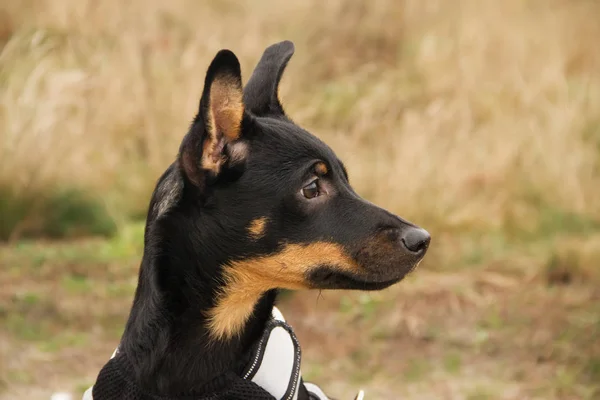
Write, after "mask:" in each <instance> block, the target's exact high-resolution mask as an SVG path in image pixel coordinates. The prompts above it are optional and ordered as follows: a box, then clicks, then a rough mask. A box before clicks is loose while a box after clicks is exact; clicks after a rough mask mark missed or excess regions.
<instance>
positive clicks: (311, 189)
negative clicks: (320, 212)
mask: <svg viewBox="0 0 600 400" xmlns="http://www.w3.org/2000/svg"><path fill="white" fill-rule="evenodd" d="M317 181H318V179H315V180H314V181H312V182H311V183H309V184H308V185H306V186H304V187H303V188H302V195H303V196H304V197H306V198H307V199H314V198H315V197H317V196H318V195H319V194H320V192H319V185H318V184H317Z"/></svg>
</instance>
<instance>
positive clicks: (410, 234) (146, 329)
mask: <svg viewBox="0 0 600 400" xmlns="http://www.w3.org/2000/svg"><path fill="white" fill-rule="evenodd" d="M293 52H294V46H293V44H292V43H291V42H289V41H284V42H281V43H278V44H275V45H273V46H271V47H269V48H267V49H266V51H265V53H264V54H263V56H262V58H261V60H260V62H259V64H258V66H257V67H256V70H255V71H254V73H253V75H252V76H251V78H250V80H249V81H248V83H247V85H246V86H245V88H243V87H242V77H241V72H240V64H239V62H238V60H237V58H236V56H235V55H234V54H233V53H232V52H231V51H228V50H222V51H220V52H219V53H218V54H217V55H216V57H215V58H214V60H213V61H212V63H211V65H210V67H209V68H208V72H207V74H206V79H205V86H204V91H203V93H202V98H201V100H200V107H199V111H198V115H197V116H196V118H195V119H194V121H193V123H192V125H191V127H190V129H189V131H188V133H187V135H186V136H185V137H184V139H183V142H182V143H181V147H180V150H179V154H178V156H177V159H176V161H175V162H174V163H173V164H172V165H171V166H170V167H169V168H168V169H167V170H166V172H165V173H164V174H163V175H162V176H161V178H160V179H159V181H158V183H157V186H156V189H155V191H154V194H153V195H152V200H151V202H150V208H149V212H148V217H147V224H146V231H145V248H144V256H143V260H142V263H141V269H140V274H139V283H138V287H137V290H136V293H135V300H134V302H133V306H132V309H131V313H130V316H129V320H128V321H127V325H126V328H125V331H124V334H123V337H122V339H121V342H120V345H119V350H118V353H117V355H116V356H115V357H114V358H113V359H111V360H110V362H108V363H107V364H106V365H105V367H104V368H103V370H102V371H101V372H100V375H99V376H98V380H97V381H96V384H95V385H94V389H93V397H94V400H103V399H146V398H148V399H150V398H152V399H170V398H190V399H191V398H194V399H199V398H206V399H238V398H239V399H252V398H260V399H262V398H265V399H266V398H274V397H272V396H271V395H269V394H268V393H266V392H265V393H262V394H261V393H260V388H249V387H248V386H247V384H246V382H247V381H244V379H243V372H244V371H245V370H246V369H247V367H248V363H249V362H251V360H252V351H251V349H253V348H254V346H255V344H256V342H257V341H258V340H259V339H260V338H261V335H262V333H263V331H264V330H265V327H266V326H267V324H268V323H269V321H270V320H271V318H272V317H271V315H272V310H273V306H274V303H275V299H276V297H277V291H278V290H279V289H360V290H379V289H383V288H386V287H388V286H390V285H392V284H394V283H396V282H398V281H400V280H401V279H402V278H403V277H404V276H405V275H406V274H408V273H409V272H410V271H411V270H412V269H413V268H414V267H415V266H416V265H417V263H418V262H419V261H420V260H421V259H422V258H423V256H424V255H425V252H426V250H427V248H428V245H429V241H430V237H429V234H428V233H427V232H426V231H425V230H423V229H421V228H419V227H417V226H415V225H413V224H411V223H409V222H407V221H405V220H403V219H401V218H399V217H397V216H395V215H393V214H391V213H389V212H387V211H386V210H383V209H381V208H379V207H377V206H375V205H373V204H371V203H369V202H367V201H365V200H364V199H362V198H361V197H360V196H359V195H358V194H356V192H355V191H354V190H353V189H352V187H351V186H350V183H349V178H348V174H347V172H346V169H345V167H344V165H343V163H342V162H341V161H340V160H339V159H338V157H336V155H335V153H334V152H333V151H332V150H331V149H330V148H329V147H328V146H327V145H326V144H325V143H323V142H322V141H321V140H319V139H317V138H316V137H315V136H313V135H312V134H310V133H309V132H307V131H306V130H304V129H302V128H300V127H299V126H297V125H296V124H294V122H292V120H291V119H290V118H289V117H288V116H287V115H286V114H285V112H284V110H283V107H282V105H281V103H280V101H279V96H278V86H279V81H280V79H281V76H282V73H283V71H284V69H285V67H286V64H287V62H288V61H289V59H290V58H291V56H292V54H293ZM252 384H253V383H252ZM300 385H301V387H300V388H299V389H298V392H297V393H296V394H295V397H297V398H300V399H307V398H309V395H308V392H307V391H306V389H305V388H304V385H303V384H302V382H300ZM254 389H256V390H254ZM253 390H254V391H253ZM250 393H251V394H250Z"/></svg>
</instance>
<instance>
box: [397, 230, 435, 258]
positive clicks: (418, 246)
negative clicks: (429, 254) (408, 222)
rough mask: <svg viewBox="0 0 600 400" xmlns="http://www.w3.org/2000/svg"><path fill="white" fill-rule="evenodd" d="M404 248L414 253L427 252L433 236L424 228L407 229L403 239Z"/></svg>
mask: <svg viewBox="0 0 600 400" xmlns="http://www.w3.org/2000/svg"><path fill="white" fill-rule="evenodd" d="M401 240H402V243H404V246H405V247H406V248H407V249H408V250H409V251H411V252H413V253H420V252H421V251H424V250H427V247H429V242H430V241H431V236H429V232H427V231H426V230H425V229H422V228H416V227H415V228H412V227H411V228H409V229H405V230H404V232H403V233H402V237H401Z"/></svg>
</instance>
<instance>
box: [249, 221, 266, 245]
mask: <svg viewBox="0 0 600 400" xmlns="http://www.w3.org/2000/svg"><path fill="white" fill-rule="evenodd" d="M266 226H267V217H260V218H256V219H255V220H253V221H252V222H250V225H249V226H248V233H249V234H250V237H251V238H252V239H254V240H258V239H260V238H261V237H263V236H264V235H265V228H266Z"/></svg>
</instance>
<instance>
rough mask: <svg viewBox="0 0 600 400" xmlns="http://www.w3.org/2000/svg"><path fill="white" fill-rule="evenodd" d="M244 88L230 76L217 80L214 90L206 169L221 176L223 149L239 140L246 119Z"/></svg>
mask: <svg viewBox="0 0 600 400" xmlns="http://www.w3.org/2000/svg"><path fill="white" fill-rule="evenodd" d="M242 95H243V92H242V88H241V86H240V85H239V84H238V82H236V81H235V80H234V79H231V78H229V77H227V76H225V77H216V78H215V80H214V81H213V82H212V84H211V86H210V94H209V107H208V108H209V112H208V121H207V123H206V125H207V130H208V132H207V134H208V137H207V138H206V140H205V141H204V145H203V149H202V150H203V151H202V168H204V169H208V170H211V171H212V172H214V173H215V174H218V173H219V170H220V168H221V165H222V163H223V161H224V157H223V147H224V146H225V144H226V143H229V142H232V141H234V140H236V139H239V137H240V134H241V124H242V118H243V115H244V103H243V101H242Z"/></svg>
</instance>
